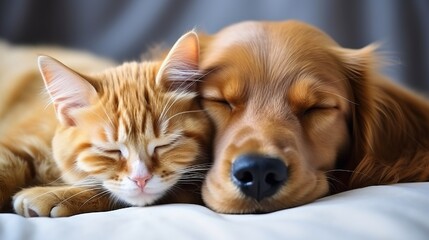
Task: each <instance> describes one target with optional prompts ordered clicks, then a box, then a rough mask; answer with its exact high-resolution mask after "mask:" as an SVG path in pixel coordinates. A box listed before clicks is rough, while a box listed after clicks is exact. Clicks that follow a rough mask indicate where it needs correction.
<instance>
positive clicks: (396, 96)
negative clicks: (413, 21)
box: [333, 45, 429, 188]
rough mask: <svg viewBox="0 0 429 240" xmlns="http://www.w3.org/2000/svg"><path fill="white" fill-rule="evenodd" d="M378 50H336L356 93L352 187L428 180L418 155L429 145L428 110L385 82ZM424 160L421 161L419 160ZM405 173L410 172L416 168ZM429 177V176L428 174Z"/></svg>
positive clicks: (354, 93)
mask: <svg viewBox="0 0 429 240" xmlns="http://www.w3.org/2000/svg"><path fill="white" fill-rule="evenodd" d="M376 48H377V45H369V46H367V47H365V48H362V49H358V50H351V49H343V48H335V49H333V50H334V53H335V55H336V56H337V57H338V59H339V60H340V64H341V65H342V66H343V69H344V74H345V76H346V78H347V81H348V82H349V86H350V88H351V92H352V94H353V100H352V101H353V102H354V103H355V104H354V105H353V106H352V119H351V121H352V123H351V128H352V129H351V130H352V138H353V139H352V141H353V158H352V159H350V162H349V163H348V164H347V165H348V168H349V169H350V170H352V171H353V174H352V176H351V179H350V186H351V187H353V188H356V187H364V186H368V185H377V184H389V183H396V182H399V181H407V180H408V181H416V180H417V179H420V180H423V181H424V173H423V172H424V170H422V169H421V168H419V167H417V166H418V164H417V158H416V154H419V151H420V152H421V149H422V146H425V145H426V146H427V140H426V143H422V142H419V141H420V139H426V138H427V137H426V138H425V137H424V136H423V135H424V134H425V133H426V134H427V133H429V127H428V126H427V122H425V121H428V119H429V113H428V111H427V109H428V107H429V105H428V104H427V103H425V101H424V100H423V99H422V98H419V97H416V96H415V95H414V94H413V93H411V92H409V91H407V90H405V89H403V88H401V87H398V86H396V85H395V84H393V83H392V82H390V81H386V80H385V79H383V77H382V76H381V75H380V74H378V73H377V65H376V63H377V61H379V59H378V57H377V56H376V54H375V50H376ZM420 160H421V159H420ZM413 165H415V166H416V167H414V168H415V169H411V170H410V169H408V170H406V171H404V167H405V168H410V167H411V168H413ZM426 174H427V173H426Z"/></svg>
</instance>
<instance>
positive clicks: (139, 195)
mask: <svg viewBox="0 0 429 240" xmlns="http://www.w3.org/2000/svg"><path fill="white" fill-rule="evenodd" d="M113 194H114V195H115V196H116V197H117V198H119V199H120V200H122V201H123V202H125V203H127V204H129V205H132V206H138V207H142V206H146V205H150V204H153V203H154V202H155V201H156V200H158V199H160V198H161V197H162V196H163V195H164V194H163V193H146V192H141V191H133V192H130V193H128V194H124V193H123V192H122V193H120V194H118V193H114V192H113Z"/></svg>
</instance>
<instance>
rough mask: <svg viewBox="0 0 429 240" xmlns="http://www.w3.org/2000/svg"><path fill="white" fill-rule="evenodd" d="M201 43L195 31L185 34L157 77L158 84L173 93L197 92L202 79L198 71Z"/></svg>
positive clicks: (168, 56) (169, 54)
mask: <svg viewBox="0 0 429 240" xmlns="http://www.w3.org/2000/svg"><path fill="white" fill-rule="evenodd" d="M199 50H200V47H199V41H198V35H197V33H196V32H195V31H190V32H188V33H186V34H184V35H183V36H182V37H181V38H180V39H179V40H177V42H176V43H175V44H174V46H173V48H172V49H171V50H170V52H169V53H168V55H167V57H166V58H165V60H164V62H163V63H162V65H161V68H160V70H159V72H158V75H157V76H156V83H157V84H160V85H164V86H165V87H167V89H169V90H171V91H176V90H185V91H191V92H192V91H195V89H196V87H195V82H196V81H197V80H198V79H199V78H200V72H199V70H198V61H199Z"/></svg>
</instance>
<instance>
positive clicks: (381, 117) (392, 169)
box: [199, 21, 429, 213]
mask: <svg viewBox="0 0 429 240" xmlns="http://www.w3.org/2000/svg"><path fill="white" fill-rule="evenodd" d="M200 42H201V62H200V67H201V70H202V72H203V73H204V74H205V76H204V77H203V79H202V81H201V82H200V83H199V84H200V85H199V90H200V92H201V98H202V104H203V106H204V108H205V110H206V111H207V112H208V114H209V116H210V118H211V119H212V121H213V123H214V125H215V128H216V136H215V139H214V149H213V158H214V162H213V166H212V167H211V169H210V170H209V172H208V174H207V177H206V179H205V182H204V184H203V189H202V194H203V199H204V202H205V203H206V204H207V206H209V207H210V208H212V209H213V210H215V211H217V212H221V213H262V212H272V211H276V210H280V209H285V208H290V207H295V206H299V205H303V204H306V203H309V202H312V201H314V200H316V199H318V198H321V197H323V196H326V195H328V194H332V193H336V192H341V191H345V190H349V189H355V188H360V187H365V186H371V185H380V184H393V183H399V182H420V181H427V180H429V103H428V101H427V100H426V99H424V98H423V97H422V96H418V95H416V94H415V93H413V92H411V91H409V90H406V89H404V88H403V87H401V86H399V85H397V84H395V83H393V82H392V81H389V80H388V79H387V78H386V77H384V76H382V75H381V74H380V73H379V72H378V71H377V65H379V64H378V63H380V59H379V57H377V54H376V49H377V46H376V45H368V46H366V47H364V48H362V49H356V50H355V49H346V48H342V47H340V46H339V45H338V44H337V43H336V42H335V41H334V40H332V39H331V38H330V37H329V36H327V35H326V34H325V33H323V32H322V31H320V30H318V29H317V28H315V27H312V26H309V25H307V24H305V23H301V22H297V21H285V22H242V23H238V24H235V25H231V26H229V27H226V28H224V29H222V30H220V31H219V32H218V33H216V34H214V35H203V34H201V37H200Z"/></svg>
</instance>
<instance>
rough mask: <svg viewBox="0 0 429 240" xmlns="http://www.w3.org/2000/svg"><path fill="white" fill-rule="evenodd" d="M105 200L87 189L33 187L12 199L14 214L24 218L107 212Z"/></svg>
mask: <svg viewBox="0 0 429 240" xmlns="http://www.w3.org/2000/svg"><path fill="white" fill-rule="evenodd" d="M107 207H108V203H106V200H105V199H100V198H97V194H96V193H95V192H93V191H91V190H88V189H82V188H74V187H70V186H64V187H33V188H28V189H24V190H22V191H20V192H18V193H17V194H16V195H15V196H14V197H13V208H14V210H15V212H16V213H18V214H20V215H22V216H25V217H66V216H71V215H76V214H79V213H86V212H92V211H94V212H95V211H103V210H107Z"/></svg>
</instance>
